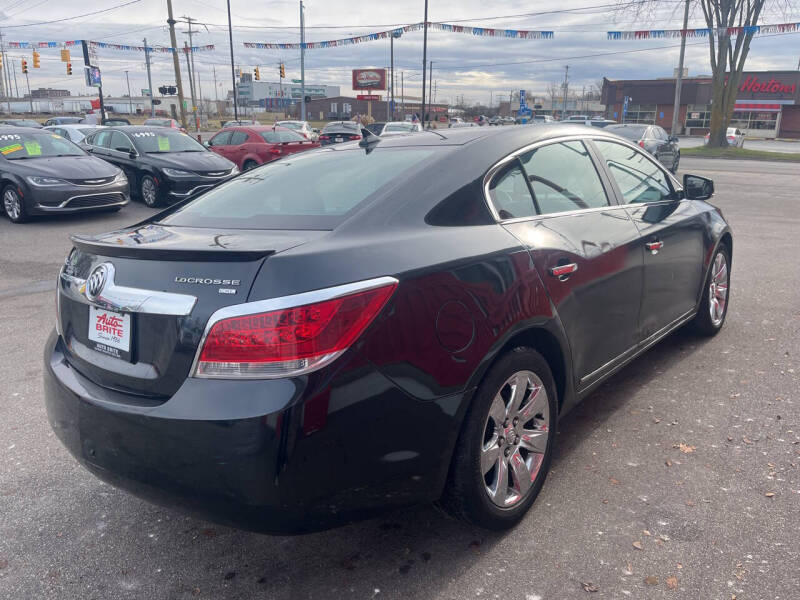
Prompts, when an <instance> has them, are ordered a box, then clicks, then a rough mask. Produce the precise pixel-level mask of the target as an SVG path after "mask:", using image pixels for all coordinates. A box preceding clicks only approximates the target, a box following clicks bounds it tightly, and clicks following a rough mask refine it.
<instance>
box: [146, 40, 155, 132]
mask: <svg viewBox="0 0 800 600" xmlns="http://www.w3.org/2000/svg"><path fill="white" fill-rule="evenodd" d="M144 63H145V65H147V87H148V88H149V89H150V116H151V117H155V116H156V105H155V104H153V79H152V77H150V50H149V48H148V47H147V38H144Z"/></svg>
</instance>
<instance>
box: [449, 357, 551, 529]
mask: <svg viewBox="0 0 800 600" xmlns="http://www.w3.org/2000/svg"><path fill="white" fill-rule="evenodd" d="M556 413H557V402H556V388H555V383H554V381H553V375H552V373H551V372H550V367H549V366H548V364H547V361H546V360H545V359H544V358H543V357H542V355H541V354H539V353H538V352H536V351H535V350H533V349H531V348H515V349H514V350H512V351H511V352H508V353H507V354H505V355H503V356H502V357H501V358H500V359H499V360H498V361H497V363H496V364H495V365H494V366H493V367H492V368H491V369H490V370H489V373H488V374H487V376H486V377H485V378H484V380H483V383H482V384H481V385H480V387H479V388H478V391H477V392H476V394H475V397H474V398H473V400H472V405H471V406H470V409H469V411H468V412H467V416H466V417H465V421H464V425H463V427H462V430H461V435H460V436H459V440H458V443H457V445H456V448H455V452H454V458H453V463H452V466H451V469H450V474H449V477H448V483H447V487H446V490H445V493H444V497H443V498H442V503H443V505H444V507H445V508H447V509H448V510H449V511H450V512H451V513H453V514H454V515H456V516H458V517H460V518H462V519H464V520H466V521H467V522H469V523H472V524H474V525H478V526H480V527H485V528H487V529H492V530H497V531H500V530H504V529H509V528H510V527H513V526H514V525H516V524H517V523H518V522H519V521H520V520H521V519H522V518H523V517H524V516H525V513H526V512H527V511H528V509H529V508H530V507H531V505H532V504H533V501H534V500H535V499H536V496H537V495H538V494H539V490H541V488H542V485H543V484H544V480H545V478H546V477H547V472H548V470H549V469H550V458H551V455H552V451H553V438H554V435H555V425H556V416H557V414H556Z"/></svg>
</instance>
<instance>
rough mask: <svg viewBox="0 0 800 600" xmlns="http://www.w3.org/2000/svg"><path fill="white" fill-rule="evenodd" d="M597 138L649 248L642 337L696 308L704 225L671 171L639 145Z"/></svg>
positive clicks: (646, 250) (621, 199)
mask: <svg viewBox="0 0 800 600" xmlns="http://www.w3.org/2000/svg"><path fill="white" fill-rule="evenodd" d="M594 144H595V146H596V148H597V150H598V152H599V153H600V155H601V156H602V157H603V159H604V160H605V162H606V165H607V166H608V170H609V172H610V174H611V176H612V179H613V180H614V183H615V185H616V188H617V194H618V197H619V202H620V204H624V205H625V206H626V211H627V213H628V214H629V215H630V216H631V218H632V219H633V220H634V222H635V223H636V226H637V228H638V229H639V233H640V236H641V244H642V247H643V251H644V292H643V295H642V314H641V317H640V329H641V335H642V338H643V339H644V338H647V337H648V336H650V335H652V334H654V333H656V332H657V331H659V330H660V329H662V328H664V327H666V326H668V325H670V324H672V323H673V322H674V321H676V320H677V319H679V318H681V317H683V316H685V315H686V314H687V313H690V312H691V311H693V310H694V309H695V307H696V305H697V299H698V295H699V291H700V285H701V282H702V279H703V257H704V253H705V243H704V239H703V236H704V232H705V230H706V229H705V226H704V224H703V222H702V215H701V213H700V211H698V210H697V209H696V207H695V206H694V205H693V203H692V201H691V200H681V199H680V196H681V194H680V193H678V192H677V191H675V189H674V188H673V184H672V181H671V179H670V177H669V176H668V175H667V174H666V173H665V172H664V169H662V168H661V167H659V166H658V165H657V164H656V163H655V162H654V161H653V160H652V159H651V158H650V157H649V156H647V155H646V154H645V153H644V152H641V151H639V150H638V149H636V148H632V147H631V146H628V145H623V144H619V143H617V142H610V141H605V140H595V141H594Z"/></svg>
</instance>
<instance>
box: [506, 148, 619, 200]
mask: <svg viewBox="0 0 800 600" xmlns="http://www.w3.org/2000/svg"><path fill="white" fill-rule="evenodd" d="M520 158H521V160H522V164H523V166H524V167H525V172H526V175H527V177H528V180H529V181H530V183H531V187H532V188H533V196H534V199H535V202H536V205H537V206H538V207H539V213H540V214H551V213H558V212H565V211H570V210H580V209H585V208H600V207H603V206H608V198H607V197H606V192H605V189H604V188H603V184H602V183H601V181H600V176H599V175H598V174H597V170H596V169H595V167H594V163H593V162H592V158H591V156H589V151H588V150H587V149H586V146H585V145H584V144H583V142H577V141H576V142H562V143H557V144H549V145H547V146H541V147H539V148H536V149H535V150H531V151H530V152H528V153H526V154H524V155H523V156H521V157H520Z"/></svg>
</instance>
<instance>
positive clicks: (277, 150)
mask: <svg viewBox="0 0 800 600" xmlns="http://www.w3.org/2000/svg"><path fill="white" fill-rule="evenodd" d="M269 153H270V154H276V155H280V153H281V149H280V148H270V149H269Z"/></svg>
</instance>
